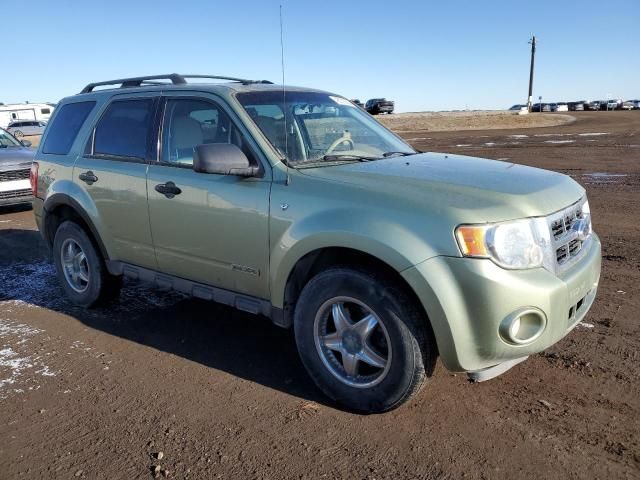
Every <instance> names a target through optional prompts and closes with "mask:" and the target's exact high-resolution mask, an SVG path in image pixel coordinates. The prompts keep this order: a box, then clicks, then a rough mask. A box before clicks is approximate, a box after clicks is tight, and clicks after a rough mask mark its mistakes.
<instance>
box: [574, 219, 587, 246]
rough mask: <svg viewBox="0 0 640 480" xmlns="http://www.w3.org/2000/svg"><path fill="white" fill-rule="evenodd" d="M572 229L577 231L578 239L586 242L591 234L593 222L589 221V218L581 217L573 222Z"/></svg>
mask: <svg viewBox="0 0 640 480" xmlns="http://www.w3.org/2000/svg"><path fill="white" fill-rule="evenodd" d="M571 230H573V231H574V232H575V233H576V238H577V239H578V240H580V241H581V242H584V241H585V240H586V239H587V237H588V236H589V235H590V234H591V222H589V219H588V218H581V219H580V220H578V221H576V222H575V223H574V224H573V226H572V227H571Z"/></svg>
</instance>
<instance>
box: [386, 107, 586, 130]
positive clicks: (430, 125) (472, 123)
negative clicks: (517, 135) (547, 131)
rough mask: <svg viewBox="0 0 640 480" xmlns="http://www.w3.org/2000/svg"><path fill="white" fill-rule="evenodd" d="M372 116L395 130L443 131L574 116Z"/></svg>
mask: <svg viewBox="0 0 640 480" xmlns="http://www.w3.org/2000/svg"><path fill="white" fill-rule="evenodd" d="M375 118H376V119H377V120H378V121H379V122H381V123H382V124H384V125H386V126H387V127H388V128H391V129H392V130H394V131H395V132H396V133H399V134H403V133H404V132H407V131H408V132H411V131H416V130H420V131H424V132H427V131H428V132H446V131H461V130H501V129H511V128H531V127H547V126H556V125H562V124H565V123H570V122H572V121H573V120H574V117H573V116H571V115H569V114H561V113H558V114H555V113H554V114H551V113H533V114H526V115H516V114H514V113H513V112H505V111H504V110H490V111H473V112H467V111H462V112H418V113H394V114H392V115H377V116H376V117H375Z"/></svg>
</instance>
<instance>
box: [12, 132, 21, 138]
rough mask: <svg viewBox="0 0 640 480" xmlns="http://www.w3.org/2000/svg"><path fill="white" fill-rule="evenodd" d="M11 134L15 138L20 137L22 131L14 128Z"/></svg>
mask: <svg viewBox="0 0 640 480" xmlns="http://www.w3.org/2000/svg"><path fill="white" fill-rule="evenodd" d="M13 136H14V137H16V138H21V137H24V133H22V132H21V131H20V130H16V131H15V132H13Z"/></svg>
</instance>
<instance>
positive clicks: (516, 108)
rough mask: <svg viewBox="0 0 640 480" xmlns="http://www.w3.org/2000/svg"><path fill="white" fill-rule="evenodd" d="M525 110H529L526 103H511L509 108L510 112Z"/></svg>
mask: <svg viewBox="0 0 640 480" xmlns="http://www.w3.org/2000/svg"><path fill="white" fill-rule="evenodd" d="M527 110H529V109H528V108H527V106H526V105H519V104H517V105H513V106H512V107H511V108H510V109H509V111H510V112H526V111H527Z"/></svg>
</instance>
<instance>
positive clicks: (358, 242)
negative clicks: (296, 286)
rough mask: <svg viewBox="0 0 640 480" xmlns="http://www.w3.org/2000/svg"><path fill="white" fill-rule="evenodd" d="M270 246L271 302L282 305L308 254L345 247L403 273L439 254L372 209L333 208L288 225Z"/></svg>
mask: <svg viewBox="0 0 640 480" xmlns="http://www.w3.org/2000/svg"><path fill="white" fill-rule="evenodd" d="M275 240H276V241H275V242H273V244H272V248H271V264H270V269H269V270H270V283H271V303H272V304H273V306H274V307H276V308H282V307H283V304H284V293H285V287H286V285H287V281H288V279H289V275H290V274H291V272H292V271H293V269H294V267H295V265H296V263H297V262H298V261H299V260H300V259H301V258H302V257H304V256H305V255H307V254H308V253H311V252H313V251H315V250H318V249H322V248H330V247H343V248H350V249H353V250H357V251H360V252H362V253H366V254H368V255H371V256H373V257H376V258H378V259H379V260H381V261H382V262H384V263H386V264H388V265H389V266H391V267H392V268H394V269H395V270H396V271H397V272H399V273H400V272H402V271H403V270H406V269H407V268H410V267H412V266H413V265H416V264H417V263H420V262H422V261H424V260H427V259H429V258H432V257H434V256H436V255H437V252H436V251H435V250H434V249H433V248H432V247H431V246H430V245H429V244H428V243H426V240H425V239H423V238H421V237H419V236H417V235H416V233H415V232H412V231H411V230H409V229H407V228H405V227H403V226H402V225H400V224H398V223H393V222H386V221H383V220H382V219H381V218H380V217H374V216H373V215H372V214H371V213H370V212H366V211H365V210H361V211H360V210H359V211H357V212H354V211H353V210H352V209H350V210H349V211H345V210H337V209H332V210H329V211H322V212H319V213H318V214H316V215H312V216H310V217H307V218H306V219H304V220H301V221H297V222H294V223H293V224H290V225H289V228H288V229H287V230H285V231H284V232H283V233H282V235H280V237H279V238H277V239H275Z"/></svg>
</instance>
